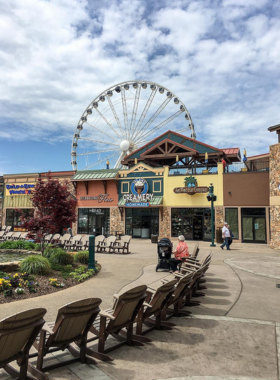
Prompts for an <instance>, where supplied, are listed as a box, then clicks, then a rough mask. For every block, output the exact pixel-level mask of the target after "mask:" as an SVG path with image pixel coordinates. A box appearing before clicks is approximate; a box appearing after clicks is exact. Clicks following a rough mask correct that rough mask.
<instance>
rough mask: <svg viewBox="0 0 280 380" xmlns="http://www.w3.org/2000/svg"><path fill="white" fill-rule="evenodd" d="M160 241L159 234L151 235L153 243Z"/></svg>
mask: <svg viewBox="0 0 280 380" xmlns="http://www.w3.org/2000/svg"><path fill="white" fill-rule="evenodd" d="M157 242H158V236H157V235H151V243H157Z"/></svg>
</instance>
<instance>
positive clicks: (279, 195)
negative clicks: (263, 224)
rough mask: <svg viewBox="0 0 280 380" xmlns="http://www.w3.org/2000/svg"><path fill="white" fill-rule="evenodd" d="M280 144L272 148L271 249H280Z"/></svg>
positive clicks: (270, 160)
mask: <svg viewBox="0 0 280 380" xmlns="http://www.w3.org/2000/svg"><path fill="white" fill-rule="evenodd" d="M279 173H280V144H275V145H271V146H270V158H269V185H270V232H271V240H270V247H271V248H274V249H280V177H279Z"/></svg>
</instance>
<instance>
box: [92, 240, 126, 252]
mask: <svg viewBox="0 0 280 380" xmlns="http://www.w3.org/2000/svg"><path fill="white" fill-rule="evenodd" d="M95 240H97V243H96V252H99V253H122V254H129V253H130V251H129V244H130V241H131V236H129V235H124V236H121V238H120V241H117V238H116V236H109V237H108V238H107V239H105V237H104V236H103V235H100V236H97V238H96V239H95Z"/></svg>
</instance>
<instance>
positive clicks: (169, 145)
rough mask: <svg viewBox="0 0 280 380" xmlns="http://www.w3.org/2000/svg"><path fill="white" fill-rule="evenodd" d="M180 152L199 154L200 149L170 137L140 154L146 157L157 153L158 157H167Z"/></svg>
mask: <svg viewBox="0 0 280 380" xmlns="http://www.w3.org/2000/svg"><path fill="white" fill-rule="evenodd" d="M179 153H184V155H186V154H189V155H190V156H191V155H193V154H197V153H198V151H197V150H195V149H192V148H189V147H186V146H185V145H182V144H179V143H177V142H174V141H172V140H170V139H164V140H162V141H160V142H158V143H157V144H155V145H154V146H152V147H151V148H150V149H148V150H146V151H144V152H143V153H141V154H140V157H141V158H144V157H151V156H154V155H156V156H157V157H160V156H162V157H167V156H174V155H178V154H179Z"/></svg>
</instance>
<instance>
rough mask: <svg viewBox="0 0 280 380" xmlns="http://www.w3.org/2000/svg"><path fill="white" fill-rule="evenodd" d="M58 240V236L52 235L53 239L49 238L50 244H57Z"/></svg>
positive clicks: (59, 236)
mask: <svg viewBox="0 0 280 380" xmlns="http://www.w3.org/2000/svg"><path fill="white" fill-rule="evenodd" d="M60 238H61V235H60V234H54V235H53V237H52V238H51V243H52V244H55V243H58V242H59V240H60Z"/></svg>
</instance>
